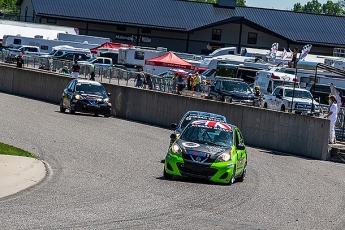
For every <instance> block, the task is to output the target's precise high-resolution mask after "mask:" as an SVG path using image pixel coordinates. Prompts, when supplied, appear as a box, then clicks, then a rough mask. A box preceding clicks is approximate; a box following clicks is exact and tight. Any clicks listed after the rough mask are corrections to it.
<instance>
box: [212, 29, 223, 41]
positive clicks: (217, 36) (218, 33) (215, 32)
mask: <svg viewBox="0 0 345 230" xmlns="http://www.w3.org/2000/svg"><path fill="white" fill-rule="evenodd" d="M212 40H216V41H220V40H222V30H220V29H212Z"/></svg>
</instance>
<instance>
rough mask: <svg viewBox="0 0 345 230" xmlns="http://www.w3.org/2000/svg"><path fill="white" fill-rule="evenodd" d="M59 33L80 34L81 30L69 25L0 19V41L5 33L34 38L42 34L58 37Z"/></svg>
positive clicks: (45, 36)
mask: <svg viewBox="0 0 345 230" xmlns="http://www.w3.org/2000/svg"><path fill="white" fill-rule="evenodd" d="M58 33H65V34H66V33H67V34H78V33H79V30H78V29H77V28H73V27H67V26H54V25H46V24H39V23H29V22H18V21H10V20H0V41H1V40H2V38H3V36H4V35H20V36H23V37H32V38H33V37H35V36H36V35H41V36H43V38H44V39H54V38H57V34H58Z"/></svg>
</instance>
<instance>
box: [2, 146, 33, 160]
mask: <svg viewBox="0 0 345 230" xmlns="http://www.w3.org/2000/svg"><path fill="white" fill-rule="evenodd" d="M0 154H4V155H13V156H23V157H32V158H37V157H36V156H35V155H33V154H31V153H29V152H27V151H25V150H22V149H19V148H16V147H13V146H11V145H7V144H4V143H0Z"/></svg>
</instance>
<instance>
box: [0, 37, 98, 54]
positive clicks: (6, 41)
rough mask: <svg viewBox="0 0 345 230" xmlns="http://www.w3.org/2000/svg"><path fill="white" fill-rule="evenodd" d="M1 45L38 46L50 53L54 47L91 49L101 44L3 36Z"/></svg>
mask: <svg viewBox="0 0 345 230" xmlns="http://www.w3.org/2000/svg"><path fill="white" fill-rule="evenodd" d="M2 45H3V46H4V47H16V46H22V45H30V46H38V47H39V48H40V50H41V54H42V53H50V52H51V51H52V48H53V47H55V46H66V45H67V46H72V47H74V48H83V49H92V48H95V47H98V46H100V45H102V44H90V43H87V42H71V41H61V40H49V39H43V38H42V36H36V37H33V38H31V37H22V36H13V35H4V37H3V41H2Z"/></svg>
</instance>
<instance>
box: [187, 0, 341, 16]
mask: <svg viewBox="0 0 345 230" xmlns="http://www.w3.org/2000/svg"><path fill="white" fill-rule="evenodd" d="M189 1H194V2H206V3H213V4H215V3H217V0H189ZM237 6H247V5H246V0H237ZM292 11H294V12H303V13H314V14H327V15H337V16H344V15H345V1H344V0H338V1H335V2H333V1H331V0H328V1H327V2H326V3H324V4H321V3H320V2H319V1H318V0H311V1H309V2H307V3H306V4H304V5H302V4H301V3H295V4H294V5H293V8H292Z"/></svg>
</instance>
